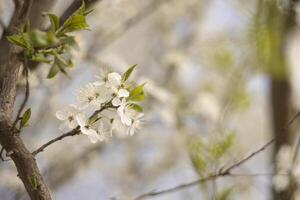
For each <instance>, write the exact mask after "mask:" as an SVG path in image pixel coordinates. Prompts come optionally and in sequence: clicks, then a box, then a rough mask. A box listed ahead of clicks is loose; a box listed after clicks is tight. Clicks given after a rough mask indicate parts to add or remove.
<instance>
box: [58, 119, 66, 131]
mask: <svg viewBox="0 0 300 200" xmlns="http://www.w3.org/2000/svg"><path fill="white" fill-rule="evenodd" d="M68 125H69V123H68V121H64V122H63V123H61V124H60V125H59V127H58V129H59V130H61V131H64V130H66V128H67V127H68Z"/></svg>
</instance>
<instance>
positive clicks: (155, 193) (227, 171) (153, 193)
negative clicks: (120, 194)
mask: <svg viewBox="0 0 300 200" xmlns="http://www.w3.org/2000/svg"><path fill="white" fill-rule="evenodd" d="M299 116H300V111H299V112H298V113H296V115H294V116H293V118H292V119H291V120H290V121H289V122H288V123H287V125H286V126H285V127H283V128H282V131H286V129H288V128H289V127H290V126H291V125H292V124H293V123H294V121H295V120H296V119H297V118H298V117H299ZM275 141H276V138H273V139H271V140H270V141H269V142H267V143H266V144H264V145H263V146H262V147H260V148H259V149H257V150H256V151H254V152H253V153H251V154H249V155H248V156H247V157H245V158H243V159H241V160H240V161H238V162H236V163H234V164H232V165H231V166H229V167H228V168H226V169H225V170H224V167H222V168H220V170H219V171H218V173H216V174H213V175H209V176H207V177H204V178H200V179H198V180H195V181H192V182H190V183H184V184H180V185H177V186H175V187H171V188H168V189H165V190H160V191H151V192H148V193H144V194H142V195H139V196H138V197H136V198H135V200H141V199H144V198H148V197H153V196H159V195H163V194H167V193H172V192H177V191H179V190H183V189H186V188H189V187H192V186H196V185H198V184H199V183H203V182H206V181H210V180H215V179H217V178H219V177H224V176H238V174H232V173H231V171H232V170H233V169H235V168H237V167H239V166H240V165H242V164H244V163H245V162H247V161H248V160H250V159H251V158H253V157H254V156H256V155H257V154H259V153H261V152H262V151H264V150H265V149H267V148H268V147H269V146H271V144H273V143H274V142H275ZM299 143H300V142H299ZM253 176H254V175H253Z"/></svg>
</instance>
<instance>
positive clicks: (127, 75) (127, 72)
mask: <svg viewBox="0 0 300 200" xmlns="http://www.w3.org/2000/svg"><path fill="white" fill-rule="evenodd" d="M136 66H137V64H135V65H133V66H131V67H129V68H128V69H127V70H126V72H125V73H124V74H123V75H122V81H127V79H128V78H129V77H130V75H131V73H132V72H133V70H134V69H135V68H136Z"/></svg>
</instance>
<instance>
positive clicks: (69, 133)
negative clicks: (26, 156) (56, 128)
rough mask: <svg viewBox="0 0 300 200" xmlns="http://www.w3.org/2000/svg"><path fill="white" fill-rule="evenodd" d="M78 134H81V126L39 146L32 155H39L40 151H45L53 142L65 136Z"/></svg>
mask: <svg viewBox="0 0 300 200" xmlns="http://www.w3.org/2000/svg"><path fill="white" fill-rule="evenodd" d="M78 134H80V128H79V126H78V127H76V128H75V129H73V130H71V131H69V132H67V133H64V134H62V135H60V136H58V137H56V138H54V139H52V140H50V141H49V142H47V143H45V144H43V145H42V146H41V147H40V148H38V149H37V150H35V151H33V152H32V155H34V156H35V155H37V154H38V153H40V152H42V151H44V150H45V148H47V147H48V146H50V145H51V144H53V143H55V142H57V141H59V140H62V139H64V138H66V137H70V136H74V135H78Z"/></svg>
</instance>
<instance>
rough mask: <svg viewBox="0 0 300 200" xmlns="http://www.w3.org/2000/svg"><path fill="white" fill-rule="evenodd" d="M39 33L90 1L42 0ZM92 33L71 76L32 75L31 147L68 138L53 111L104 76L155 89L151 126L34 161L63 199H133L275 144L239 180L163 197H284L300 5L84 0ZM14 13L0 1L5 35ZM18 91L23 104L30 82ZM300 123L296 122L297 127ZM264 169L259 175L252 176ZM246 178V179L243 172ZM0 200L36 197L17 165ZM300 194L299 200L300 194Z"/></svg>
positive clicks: (83, 38) (8, 172)
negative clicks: (280, 174)
mask: <svg viewBox="0 0 300 200" xmlns="http://www.w3.org/2000/svg"><path fill="white" fill-rule="evenodd" d="M35 1H36V2H39V3H35V4H34V5H35V7H34V8H33V9H34V12H32V13H31V15H30V19H31V22H32V24H33V26H34V27H38V28H45V27H47V26H48V25H49V24H47V23H44V21H47V20H45V19H44V17H42V16H41V12H42V11H50V12H53V13H55V14H57V15H59V16H63V17H64V16H68V15H69V14H70V11H72V9H73V10H74V8H76V6H77V7H78V5H80V3H81V0H80V1H78V0H65V1H54V0H35ZM86 4H87V6H88V7H89V8H91V9H93V12H92V13H91V14H90V15H88V24H89V25H90V29H91V30H90V31H82V32H80V33H79V34H76V39H77V41H78V43H79V46H80V50H78V51H74V52H73V55H74V59H75V63H76V64H75V66H76V67H75V68H74V69H71V70H69V74H70V76H71V78H67V77H66V76H63V75H61V74H60V75H59V76H57V77H55V78H54V79H50V80H49V79H46V78H45V77H46V76H47V73H48V70H49V66H46V65H39V66H35V67H32V69H31V71H30V79H29V81H30V87H31V96H30V99H29V102H28V106H29V107H31V109H32V118H31V119H30V126H29V127H27V128H26V129H25V131H24V133H22V137H23V138H24V140H25V141H26V144H27V146H28V148H29V149H31V150H35V149H36V148H38V147H39V146H40V145H41V144H43V143H45V142H47V141H49V140H50V139H52V138H54V137H56V136H59V135H60V134H62V132H61V131H59V130H58V125H59V123H60V122H59V121H58V120H57V119H56V118H55V112H56V111H57V110H60V109H61V108H64V107H65V106H66V105H67V104H70V103H75V101H76V98H75V94H76V91H77V90H78V88H79V87H80V86H82V85H84V84H86V83H88V82H91V81H94V80H96V78H95V75H97V74H99V73H100V69H103V68H108V69H109V70H113V71H118V72H123V71H124V70H125V69H127V68H128V67H129V66H131V65H133V64H138V68H137V70H136V71H135V73H134V75H133V77H134V79H135V80H137V81H138V82H147V84H146V86H145V88H146V92H147V98H146V101H145V102H144V107H145V109H144V110H145V123H144V127H143V129H141V130H140V131H139V132H138V133H137V134H135V135H134V136H132V137H126V138H114V139H112V140H110V141H106V142H103V143H97V144H91V143H90V142H89V140H88V138H87V137H85V136H82V135H80V136H76V137H71V138H66V139H64V140H63V141H60V142H57V143H55V144H54V145H52V146H50V147H49V148H48V149H46V151H45V152H43V153H41V154H39V155H37V161H38V164H39V166H40V169H41V171H42V173H43V175H44V177H45V180H46V182H47V183H48V185H49V187H50V189H51V191H52V193H53V198H54V199H56V200H67V199H72V200H82V199H86V200H90V199H91V200H93V199H97V200H107V199H114V200H127V199H128V200H131V199H134V197H136V196H138V195H140V194H142V193H145V192H149V191H153V190H161V189H166V188H169V187H173V186H176V185H178V184H182V183H185V182H190V181H193V180H196V179H198V178H199V177H205V176H207V175H208V174H210V173H215V172H217V171H218V170H219V169H220V168H221V167H223V166H230V165H231V164H232V163H235V162H237V161H239V160H241V159H242V158H244V157H245V156H247V155H248V154H250V153H251V152H253V151H255V150H256V149H258V148H259V147H261V146H262V145H263V144H265V143H266V142H268V141H269V140H270V139H271V138H273V137H276V138H278V139H277V140H276V142H275V145H273V146H272V147H271V148H269V149H267V150H265V151H263V152H262V153H260V154H259V155H257V156H255V157H254V158H253V159H251V160H249V161H248V162H247V163H246V164H245V165H241V166H240V167H239V168H237V169H235V171H234V172H235V173H237V174H241V176H231V177H226V178H225V177H224V178H220V179H217V180H215V181H211V182H206V183H204V184H199V185H196V186H194V187H190V188H187V189H184V190H180V191H177V192H173V193H169V194H166V195H161V196H156V197H152V198H153V199H157V200H177V199H184V200H185V199H188V200H196V199H208V200H210V199H213V200H229V199H244V200H251V199H256V200H265V199H270V200H271V199H272V200H273V199H274V200H280V199H283V200H285V199H287V198H286V194H287V192H290V191H282V192H280V193H279V192H276V191H275V190H274V189H273V188H272V172H273V171H274V170H275V169H276V165H275V164H274V162H273V161H274V157H275V155H276V153H277V151H278V150H279V148H280V147H281V146H282V145H283V144H294V141H295V138H296V136H297V135H298V134H299V131H298V128H299V123H298V122H295V123H294V124H293V126H292V127H291V128H290V129H289V130H287V131H284V132H282V128H283V127H284V126H285V125H286V124H287V122H288V120H289V119H290V118H291V117H292V116H293V115H294V114H295V113H296V112H297V110H299V107H300V101H299V97H300V79H299V77H300V69H299V67H298V64H299V63H298V56H299V55H298V53H299V48H300V35H299V28H298V22H299V14H298V11H299V8H300V7H299V6H298V4H297V1H293V0H291V1H289V0H279V1H276V0H251V1H249V0H184V1H180V0H147V1H141V0H87V1H86ZM13 10H14V4H13V1H12V0H0V19H1V20H0V21H1V23H0V24H1V29H0V35H2V33H3V27H6V26H7V24H8V23H9V20H10V17H11V16H12V13H13ZM24 82H25V80H21V81H20V83H19V87H18V96H17V104H16V106H18V104H20V103H21V101H22V98H23V94H24V90H25V85H24ZM298 121H299V120H298ZM256 173H261V174H262V175H257V176H250V175H249V176H247V174H256ZM242 174H244V176H242ZM0 180H1V181H0V199H5V200H6V199H7V200H25V199H28V197H27V194H26V192H25V190H24V188H23V185H22V183H21V181H20V180H19V179H18V178H17V176H16V170H15V168H14V165H13V163H12V162H0ZM298 198H300V197H298Z"/></svg>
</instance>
